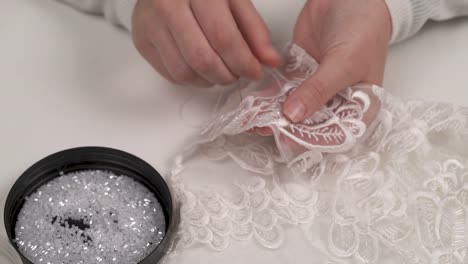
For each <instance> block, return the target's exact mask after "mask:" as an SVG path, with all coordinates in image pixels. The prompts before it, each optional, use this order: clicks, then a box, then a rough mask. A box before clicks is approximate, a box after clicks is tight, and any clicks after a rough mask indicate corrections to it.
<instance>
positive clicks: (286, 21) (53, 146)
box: [0, 0, 468, 263]
mask: <svg viewBox="0 0 468 264" xmlns="http://www.w3.org/2000/svg"><path fill="white" fill-rule="evenodd" d="M272 2H273V1H269V0H257V1H255V3H256V5H257V7H258V9H259V10H260V12H261V13H262V15H263V16H264V17H265V19H266V21H267V24H268V25H269V26H270V29H271V30H272V33H273V37H274V41H275V43H276V44H278V45H279V46H281V45H283V44H284V43H285V42H286V41H287V40H288V39H289V38H290V34H291V33H290V32H291V29H292V26H293V24H294V17H295V16H297V12H298V11H299V9H300V6H301V2H302V0H294V1H278V2H280V3H274V4H273V3H272ZM285 10H288V11H285ZM467 44H468V19H458V20H455V21H451V22H448V23H439V24H431V25H429V26H427V27H426V28H425V29H424V30H423V31H422V32H420V33H419V34H418V35H417V36H416V37H414V38H412V39H410V40H407V41H405V42H404V43H401V44H398V45H395V46H393V47H392V48H391V50H390V53H389V57H388V67H387V70H386V80H385V85H384V86H385V87H386V88H387V89H388V90H390V91H392V92H393V93H394V94H396V95H399V96H402V97H405V98H421V99H428V100H439V101H448V102H452V103H456V104H463V105H468V74H467V69H468V45H467ZM195 93H197V91H196V90H194V89H188V88H183V87H175V86H172V85H170V84H168V83H167V82H166V81H164V80H163V79H161V78H160V77H159V76H158V75H157V74H156V73H155V72H153V70H152V69H151V68H150V66H148V65H147V64H146V62H145V61H144V60H143V59H142V58H140V56H139V55H138V53H137V52H136V51H135V49H134V48H133V46H132V43H131V40H130V38H129V35H128V34H127V33H126V32H125V31H123V30H120V29H117V28H114V27H112V26H110V25H109V24H108V23H106V22H105V21H104V20H102V19H100V18H97V17H92V16H87V15H83V14H81V13H79V12H77V11H76V10H73V9H71V8H69V7H67V6H64V5H62V4H60V3H57V2H55V1H50V0H42V1H35V0H0V204H1V206H0V209H1V212H2V213H1V214H0V215H2V216H3V203H4V199H5V196H6V195H7V193H8V190H9V188H10V187H11V185H12V184H13V183H14V181H15V180H16V179H17V177H18V176H19V175H20V174H21V173H22V172H23V171H24V170H25V169H27V168H28V167H29V166H30V165H32V164H33V163H34V162H36V161H38V160H39V159H41V158H43V157H45V156H46V155H49V154H51V153H54V152H56V151H59V150H62V149H66V148H70V147H77V146H87V145H99V146H108V147H114V148H118V149H122V150H125V151H128V152H131V153H133V154H135V155H137V156H139V157H141V158H143V159H145V160H146V161H148V162H149V163H150V164H152V165H153V166H154V167H155V168H156V169H157V170H159V171H160V172H162V173H164V172H166V171H167V169H168V167H169V164H170V161H171V158H172V157H173V156H174V155H175V154H176V153H177V151H179V150H181V148H182V146H183V145H184V144H185V142H186V141H187V140H189V139H190V138H191V136H192V135H193V134H194V133H196V132H197V128H196V124H200V123H201V122H202V121H203V120H205V119H206V117H207V115H208V113H209V111H210V107H209V106H210V105H212V103H213V100H212V99H211V98H206V99H204V100H198V101H196V102H198V103H192V104H189V105H188V106H186V107H185V108H184V109H185V111H183V115H181V114H180V109H181V105H182V104H183V103H184V102H186V101H187V99H188V98H190V97H191V96H192V95H193V94H195ZM181 117H183V118H181ZM0 226H2V228H0V229H1V230H2V231H0V234H3V233H4V231H3V217H1V219H0ZM236 263H237V262H236Z"/></svg>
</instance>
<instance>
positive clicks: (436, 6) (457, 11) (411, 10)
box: [386, 0, 468, 43]
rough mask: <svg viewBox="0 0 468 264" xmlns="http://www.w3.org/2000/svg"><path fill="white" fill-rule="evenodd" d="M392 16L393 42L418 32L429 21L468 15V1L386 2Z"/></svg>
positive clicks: (390, 0)
mask: <svg viewBox="0 0 468 264" xmlns="http://www.w3.org/2000/svg"><path fill="white" fill-rule="evenodd" d="M386 2H387V5H388V8H389V10H390V13H391V16H392V25H393V34H392V40H391V42H392V43H394V42H398V41H401V40H404V39H406V38H408V37H410V36H412V35H414V34H415V33H416V32H418V31H419V30H420V29H421V28H422V27H423V26H424V24H425V23H426V22H427V21H428V20H446V19H450V18H454V17H456V16H462V15H468V0H386Z"/></svg>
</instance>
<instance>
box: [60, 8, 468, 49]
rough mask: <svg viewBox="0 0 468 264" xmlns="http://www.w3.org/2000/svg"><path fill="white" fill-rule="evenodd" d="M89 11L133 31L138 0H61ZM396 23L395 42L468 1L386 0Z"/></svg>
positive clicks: (467, 10)
mask: <svg viewBox="0 0 468 264" xmlns="http://www.w3.org/2000/svg"><path fill="white" fill-rule="evenodd" d="M59 1H64V2H66V3H69V4H70V5H72V6H74V7H76V8H78V9H80V10H82V11H86V12H89V13H94V14H103V15H104V16H105V17H106V18H107V19H108V20H109V21H111V22H112V23H114V24H116V25H120V26H123V27H125V28H126V29H128V30H131V16H132V12H133V7H134V6H135V3H136V1H137V0H59ZM386 2H387V5H388V8H389V10H390V13H391V16H392V20H393V21H392V22H393V35H392V41H391V42H392V43H394V42H398V41H400V40H403V39H406V38H408V37H410V36H412V35H413V34H415V33H416V32H418V31H419V30H420V29H421V27H422V26H423V25H424V24H425V23H426V22H427V21H428V20H446V19H450V18H454V17H456V16H462V15H468V0H386Z"/></svg>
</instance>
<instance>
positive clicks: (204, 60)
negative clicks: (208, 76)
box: [188, 49, 215, 73]
mask: <svg viewBox="0 0 468 264" xmlns="http://www.w3.org/2000/svg"><path fill="white" fill-rule="evenodd" d="M188 62H189V64H190V66H192V68H193V69H194V70H195V71H197V72H202V73H206V72H210V71H211V70H212V69H213V67H214V65H215V58H214V56H213V55H211V54H208V52H206V51H204V49H195V50H194V51H193V53H192V54H191V55H190V56H189V59H188Z"/></svg>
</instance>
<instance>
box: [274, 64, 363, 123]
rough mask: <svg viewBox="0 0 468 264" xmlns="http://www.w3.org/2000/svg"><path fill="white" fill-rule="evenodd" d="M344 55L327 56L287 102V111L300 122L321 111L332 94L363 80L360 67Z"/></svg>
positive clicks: (284, 106)
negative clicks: (360, 75) (359, 71)
mask: <svg viewBox="0 0 468 264" xmlns="http://www.w3.org/2000/svg"><path fill="white" fill-rule="evenodd" d="M345 58H346V57H343V56H338V55H334V56H328V57H327V56H326V57H325V58H324V59H323V61H322V64H321V65H320V66H319V68H318V69H317V71H316V73H315V74H314V75H312V76H311V77H310V78H309V79H307V80H306V81H304V82H303V83H302V84H301V85H300V86H299V87H298V88H297V89H296V90H295V91H294V92H293V93H292V94H291V95H289V97H288V98H287V100H286V102H285V103H284V105H283V113H284V115H285V116H286V117H287V118H288V119H289V120H290V121H292V122H295V123H296V122H300V121H303V120H304V119H305V118H307V117H309V116H310V115H312V114H313V113H315V112H317V111H319V110H320V109H321V108H322V106H324V105H325V104H326V103H327V102H328V101H329V100H330V99H331V98H332V97H334V96H335V95H336V94H337V93H339V92H340V91H342V90H343V89H345V88H346V87H348V86H351V85H353V84H355V83H358V82H359V77H358V76H359V75H358V71H357V70H356V68H355V67H353V65H352V64H351V60H347V59H345Z"/></svg>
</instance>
